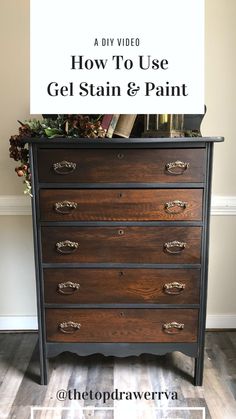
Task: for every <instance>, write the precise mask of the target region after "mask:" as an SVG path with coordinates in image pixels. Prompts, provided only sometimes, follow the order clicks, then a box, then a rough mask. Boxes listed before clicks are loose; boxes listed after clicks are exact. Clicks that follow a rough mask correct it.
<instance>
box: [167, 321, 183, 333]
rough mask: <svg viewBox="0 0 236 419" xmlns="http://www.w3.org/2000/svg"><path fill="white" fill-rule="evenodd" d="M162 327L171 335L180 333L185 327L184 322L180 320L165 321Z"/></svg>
mask: <svg viewBox="0 0 236 419" xmlns="http://www.w3.org/2000/svg"><path fill="white" fill-rule="evenodd" d="M162 329H163V331H164V332H165V333H168V334H170V335H175V334H177V333H180V332H181V330H183V329H184V323H178V322H170V323H164V324H163V325H162Z"/></svg>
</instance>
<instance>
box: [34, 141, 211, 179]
mask: <svg viewBox="0 0 236 419" xmlns="http://www.w3.org/2000/svg"><path fill="white" fill-rule="evenodd" d="M205 160H206V158H205V149H198V148H196V149H159V150H157V149H134V148H133V149H119V148H118V149H93V150H92V149H91V150H90V149H66V148H64V149H57V150H55V149H52V150H51V149H39V150H38V168H39V181H40V182H56V183H68V182H72V183H73V182H74V183H76V182H79V183H127V182H128V183H137V182H138V183H148V182H150V183H153V182H162V183H165V182H167V183H173V182H174V183H176V182H203V181H204V178H205V175H204V171H205Z"/></svg>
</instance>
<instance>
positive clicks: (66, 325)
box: [58, 321, 81, 334]
mask: <svg viewBox="0 0 236 419" xmlns="http://www.w3.org/2000/svg"><path fill="white" fill-rule="evenodd" d="M58 327H59V330H60V332H62V333H67V334H72V333H75V332H77V331H78V330H79V329H80V327H81V324H80V323H76V322H72V321H69V322H62V323H60V324H59V325H58Z"/></svg>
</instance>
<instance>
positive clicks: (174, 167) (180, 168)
mask: <svg viewBox="0 0 236 419" xmlns="http://www.w3.org/2000/svg"><path fill="white" fill-rule="evenodd" d="M189 166H190V164H189V163H185V162H183V161H180V160H176V161H172V162H170V163H167V164H166V170H167V172H168V173H171V174H172V175H182V174H183V173H184V172H185V171H186V170H187V169H188V168H189Z"/></svg>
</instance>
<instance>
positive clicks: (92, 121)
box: [9, 115, 106, 195]
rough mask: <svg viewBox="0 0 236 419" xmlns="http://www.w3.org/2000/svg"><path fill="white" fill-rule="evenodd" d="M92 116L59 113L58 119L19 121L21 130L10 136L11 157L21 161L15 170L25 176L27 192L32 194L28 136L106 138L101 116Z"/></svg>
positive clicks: (19, 174) (20, 175)
mask: <svg viewBox="0 0 236 419" xmlns="http://www.w3.org/2000/svg"><path fill="white" fill-rule="evenodd" d="M102 116H103V115H99V116H98V117H96V118H90V116H89V115H58V116H57V118H56V119H51V118H44V119H42V120H36V119H33V120H28V121H25V122H24V123H23V122H20V121H18V122H19V124H20V127H19V132H18V134H16V135H13V136H11V138H10V140H9V141H10V148H9V152H10V157H11V158H12V159H14V160H15V161H17V162H19V163H20V164H19V166H17V167H16V168H15V171H16V173H17V175H18V176H19V177H22V178H24V183H25V191H24V193H25V194H29V195H31V173H30V167H29V150H28V145H27V143H26V142H25V140H26V139H27V138H32V137H42V138H43V137H44V138H45V137H47V138H49V139H51V138H56V137H68V138H73V137H80V138H104V137H105V134H106V131H105V130H104V129H103V128H102V126H101V118H102Z"/></svg>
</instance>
